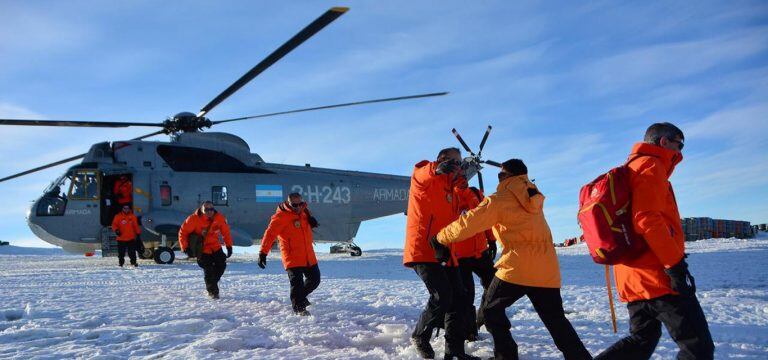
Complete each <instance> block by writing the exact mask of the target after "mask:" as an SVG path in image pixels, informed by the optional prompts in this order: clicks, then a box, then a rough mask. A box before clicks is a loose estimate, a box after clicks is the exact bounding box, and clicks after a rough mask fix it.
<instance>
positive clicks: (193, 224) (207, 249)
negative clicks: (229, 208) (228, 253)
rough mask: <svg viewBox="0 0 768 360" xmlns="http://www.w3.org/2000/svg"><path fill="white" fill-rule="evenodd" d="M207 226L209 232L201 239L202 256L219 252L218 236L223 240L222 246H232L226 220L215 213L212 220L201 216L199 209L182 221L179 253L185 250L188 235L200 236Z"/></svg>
mask: <svg viewBox="0 0 768 360" xmlns="http://www.w3.org/2000/svg"><path fill="white" fill-rule="evenodd" d="M211 222H213V224H211ZM209 226H210V231H208V233H207V234H205V237H204V239H203V254H213V253H215V252H217V251H219V250H221V244H220V243H219V235H221V237H223V238H224V244H226V245H227V246H232V235H231V234H230V231H229V224H227V219H226V218H225V217H224V215H222V214H221V213H219V212H218V211H216V213H215V214H214V215H213V219H211V218H209V217H208V216H207V215H205V214H203V212H202V211H201V210H200V209H197V211H195V212H194V213H193V214H192V215H189V217H187V220H185V221H184V224H182V225H181V229H179V246H180V247H181V251H184V250H186V249H187V245H188V244H189V235H190V234H192V233H195V234H198V235H202V234H203V232H205V231H206V230H207V229H208V227H209Z"/></svg>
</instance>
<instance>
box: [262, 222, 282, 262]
mask: <svg viewBox="0 0 768 360" xmlns="http://www.w3.org/2000/svg"><path fill="white" fill-rule="evenodd" d="M283 225H284V224H283V223H282V222H281V221H280V218H279V217H278V216H277V214H275V215H272V219H270V220H269V226H267V230H266V231H264V236H263V237H262V238H261V250H259V251H260V252H263V253H265V254H269V250H271V249H272V244H274V243H275V239H277V236H278V235H280V231H281V230H282V228H283Z"/></svg>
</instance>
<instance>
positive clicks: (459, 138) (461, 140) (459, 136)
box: [451, 128, 475, 157]
mask: <svg viewBox="0 0 768 360" xmlns="http://www.w3.org/2000/svg"><path fill="white" fill-rule="evenodd" d="M451 132H452V133H453V136H456V139H458V140H459V142H460V143H461V146H463V147H464V150H467V152H468V153H469V154H470V155H472V157H475V153H474V152H472V150H470V149H469V146H467V143H466V142H464V139H462V138H461V135H459V132H458V131H456V128H453V129H451Z"/></svg>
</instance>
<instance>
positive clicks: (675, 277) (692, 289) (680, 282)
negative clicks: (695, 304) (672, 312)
mask: <svg viewBox="0 0 768 360" xmlns="http://www.w3.org/2000/svg"><path fill="white" fill-rule="evenodd" d="M664 272H665V273H667V276H669V280H670V286H672V290H674V291H677V292H678V293H679V294H680V295H683V296H692V295H694V294H695V293H696V280H695V279H694V278H693V276H692V275H691V272H690V271H688V263H686V262H685V258H683V259H682V260H680V262H679V263H677V264H676V265H675V266H673V267H671V268H669V269H664Z"/></svg>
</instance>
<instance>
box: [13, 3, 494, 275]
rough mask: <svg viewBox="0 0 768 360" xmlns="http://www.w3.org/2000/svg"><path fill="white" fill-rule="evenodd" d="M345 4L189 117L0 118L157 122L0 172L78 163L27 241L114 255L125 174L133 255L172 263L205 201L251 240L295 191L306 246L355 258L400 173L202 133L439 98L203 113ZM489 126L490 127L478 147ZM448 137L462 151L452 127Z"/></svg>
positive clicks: (32, 220)
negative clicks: (273, 156) (268, 154)
mask: <svg viewBox="0 0 768 360" xmlns="http://www.w3.org/2000/svg"><path fill="white" fill-rule="evenodd" d="M347 10H348V8H345V7H334V8H331V9H329V10H327V11H326V12H325V13H323V14H322V15H321V16H320V17H318V18H317V19H315V20H314V21H313V22H311V23H310V24H309V25H307V26H306V27H305V28H304V29H302V30H301V31H300V32H298V33H297V34H296V35H294V36H293V37H292V38H290V39H289V40H288V41H287V42H285V43H284V44H282V45H281V46H280V47H279V48H277V49H276V50H275V51H273V52H272V53H271V54H270V55H268V56H267V57H266V58H265V59H264V60H262V61H261V62H259V63H258V64H257V65H255V66H254V67H253V68H252V69H250V70H249V71H248V72H247V73H245V74H244V75H243V76H242V77H240V78H239V79H238V80H237V81H235V82H234V83H232V84H231V85H230V86H229V87H228V88H226V89H225V90H224V91H222V92H221V93H220V94H218V95H217V96H216V97H215V98H214V99H213V100H211V101H210V102H209V103H208V104H206V105H205V106H203V107H202V108H201V109H200V111H199V112H197V113H196V114H195V113H192V112H180V113H178V114H176V115H174V116H172V117H169V118H167V119H166V120H165V121H163V122H159V123H141V122H103V121H73V120H31V119H0V125H17V126H67V127H102V128H122V127H129V126H144V127H159V128H161V129H160V130H158V131H155V132H152V133H149V134H147V135H143V136H140V137H137V138H133V139H130V140H125V141H114V142H111V143H110V142H101V143H97V144H94V145H92V146H91V147H90V149H89V150H88V152H86V153H83V154H79V155H75V156H72V157H69V158H66V159H62V160H59V161H56V162H53V163H50V164H46V165H43V166H39V167H36V168H33V169H30V170H26V171H23V172H20V173H16V174H13V175H10V176H6V177H4V178H0V182H4V181H8V180H11V179H15V178H18V177H21V176H24V175H27V174H30V173H33V172H36V171H40V170H43V169H48V168H51V167H54V166H58V165H61V164H64V163H67V162H71V161H75V160H79V159H82V160H81V161H80V163H79V164H76V165H74V166H71V167H70V168H69V169H68V170H67V171H66V172H65V173H64V174H63V175H61V176H59V177H58V178H57V179H56V180H54V181H53V182H52V183H51V184H50V185H49V186H48V187H47V188H46V189H45V190H44V192H43V195H42V196H41V197H40V198H38V199H37V200H36V201H34V202H33V203H32V206H31V208H30V209H29V211H28V215H27V224H28V226H29V227H30V229H31V230H32V232H33V233H34V234H35V235H36V236H37V237H39V238H40V239H42V240H43V241H46V242H48V243H50V244H53V245H56V246H59V247H61V248H63V249H64V250H66V251H68V252H74V253H86V254H92V253H93V252H95V251H96V250H101V252H102V256H113V255H114V254H115V251H116V247H117V245H116V239H115V234H114V232H113V231H112V229H111V222H112V218H113V216H114V215H115V214H116V213H117V212H118V211H119V207H120V206H118V204H117V203H116V194H115V193H114V192H113V188H114V185H115V183H116V182H117V181H118V180H125V179H127V180H129V181H130V182H131V183H132V188H131V191H132V207H133V211H134V212H135V213H136V215H137V216H138V217H139V220H140V225H141V227H142V229H143V230H146V231H144V232H142V236H141V239H142V242H143V243H144V249H145V250H144V251H143V252H142V253H140V254H139V256H140V257H141V258H144V259H154V261H155V262H157V263H158V264H171V263H173V261H174V260H175V253H174V250H175V249H178V239H177V236H178V231H179V228H180V226H181V224H182V223H183V222H184V220H185V219H186V217H187V216H188V215H189V214H190V212H191V211H192V209H195V208H196V207H198V206H199V205H200V203H201V202H202V201H206V200H209V201H212V202H213V204H214V206H215V207H216V208H218V209H219V211H222V212H223V213H224V214H225V215H226V216H227V219H228V223H229V225H230V227H231V234H232V239H233V242H234V245H236V246H250V245H254V244H258V243H260V241H261V238H260V237H261V236H262V234H263V233H264V231H265V229H266V227H267V225H268V222H269V219H270V217H271V215H272V213H273V212H274V210H275V207H276V206H277V205H278V204H279V203H280V202H282V201H284V200H285V198H286V196H287V195H288V194H289V193H294V192H295V193H299V194H301V195H302V197H303V198H304V199H305V201H307V203H308V204H309V205H310V207H311V209H312V213H313V215H314V216H315V217H316V219H317V220H318V222H319V223H320V226H319V227H317V228H315V229H314V230H313V232H314V239H315V241H316V242H319V243H323V242H324V243H334V244H336V245H334V246H333V247H332V248H331V249H332V252H348V253H349V254H350V255H352V256H360V255H361V254H362V249H361V248H360V247H359V246H357V245H356V244H355V243H354V238H355V236H356V234H357V231H358V229H359V227H360V224H361V222H363V221H366V220H371V219H376V218H379V217H384V216H388V215H393V214H397V213H404V212H405V210H406V208H407V202H408V191H409V185H410V177H407V176H400V175H391V174H378V173H368V172H359V171H348V170H337V169H327V168H317V167H312V166H311V165H309V164H305V165H303V166H299V165H285V164H277V163H268V162H265V161H264V159H262V158H261V157H260V156H259V155H258V154H256V153H252V152H251V149H250V147H249V145H248V144H247V143H246V142H245V141H244V140H243V139H241V138H240V137H238V136H236V135H233V134H229V133H223V132H206V131H204V130H205V129H208V128H211V127H213V126H215V125H219V124H224V123H229V122H234V121H243V120H251V119H260V118H265V117H271V116H278V115H286V114H293V113H299V112H306V111H316V110H324V109H331V108H340V107H348V106H357V105H364V104H371V103H381V102H392V101H402V100H409V99H419V98H427V97H435V96H443V95H446V94H448V93H447V92H436V93H428V94H419V95H409V96H399V97H391V98H383V99H373V100H365V101H357V102H348V103H340V104H334V105H325V106H317V107H310V108H302V109H295V110H289V111H281V112H274V113H268V114H260V115H252V116H244V117H238V118H231V119H223V120H211V119H209V118H208V117H207V114H208V113H209V112H210V111H211V110H213V109H214V108H215V107H216V106H217V105H219V104H220V103H222V102H223V101H224V100H226V99H227V98H228V97H229V96H231V95H232V94H234V93H235V92H237V91H238V90H239V89H240V88H242V87H243V86H244V85H246V84H247V83H248V82H250V81H251V80H252V79H254V78H255V77H256V76H258V75H259V74H260V73H262V72H263V71H264V70H266V69H267V68H269V67H270V66H272V65H273V64H275V63H276V62H278V61H279V60H280V59H281V58H283V57H284V56H285V55H286V54H288V53H289V52H291V51H292V50H294V49H295V48H296V47H298V46H299V45H301V44H302V43H303V42H304V41H306V40H307V39H309V38H310V37H312V36H314V35H315V34H317V33H318V32H319V31H320V30H322V29H323V28H324V27H326V26H327V25H328V24H330V23H331V22H333V21H334V20H336V19H337V18H338V17H340V16H341V15H343V14H344V13H346V12H347ZM489 131H490V126H489V127H488V131H486V134H485V136H484V138H483V142H482V144H481V150H480V152H481V151H482V146H483V145H484V144H485V140H486V139H487V137H488V132H489ZM162 134H165V135H169V136H170V141H168V142H165V141H149V140H145V139H147V138H150V137H153V136H156V135H162ZM454 134H455V135H456V136H457V138H459V140H460V142H461V143H462V146H464V147H465V149H467V150H468V151H469V148H468V147H467V146H466V144H465V143H464V142H463V140H461V138H460V137H459V136H458V133H456V132H455V129H454ZM469 152H470V153H471V154H472V156H470V157H469V158H467V159H465V161H464V162H463V167H464V168H465V171H466V173H467V175H468V176H469V177H471V176H473V175H474V174H475V173H479V169H480V168H481V166H480V164H481V163H483V162H485V161H483V160H481V159H480V157H479V153H478V154H477V155H475V154H474V153H472V152H471V151H469ZM481 183H482V180H481Z"/></svg>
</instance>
